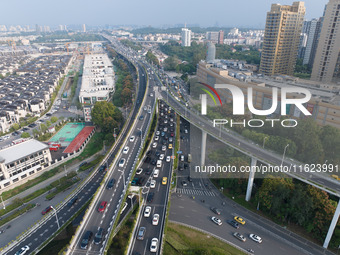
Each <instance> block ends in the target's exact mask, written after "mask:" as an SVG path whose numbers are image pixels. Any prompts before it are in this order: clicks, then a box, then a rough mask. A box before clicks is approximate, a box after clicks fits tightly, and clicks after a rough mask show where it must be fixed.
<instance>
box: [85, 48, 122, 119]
mask: <svg viewBox="0 0 340 255" xmlns="http://www.w3.org/2000/svg"><path fill="white" fill-rule="evenodd" d="M114 87H115V82H114V71H113V65H112V63H111V61H110V59H109V57H108V56H107V55H106V54H90V55H86V56H85V59H84V67H83V77H82V84H81V88H80V93H79V102H80V103H81V104H82V105H83V111H84V119H85V121H86V122H89V121H91V119H92V118H91V110H92V108H93V106H94V104H95V103H96V102H97V101H108V100H109V99H110V96H111V95H112V94H113V92H114Z"/></svg>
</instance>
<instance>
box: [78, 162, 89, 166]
mask: <svg viewBox="0 0 340 255" xmlns="http://www.w3.org/2000/svg"><path fill="white" fill-rule="evenodd" d="M86 164H87V162H86V161H84V162H83V163H81V164H80V165H79V167H82V166H85V165H86Z"/></svg>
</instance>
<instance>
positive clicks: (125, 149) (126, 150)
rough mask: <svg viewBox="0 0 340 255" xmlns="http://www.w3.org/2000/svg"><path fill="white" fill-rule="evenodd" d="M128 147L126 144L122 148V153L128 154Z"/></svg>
mask: <svg viewBox="0 0 340 255" xmlns="http://www.w3.org/2000/svg"><path fill="white" fill-rule="evenodd" d="M129 149H130V148H129V147H128V146H126V147H125V148H124V150H123V154H128V152H129Z"/></svg>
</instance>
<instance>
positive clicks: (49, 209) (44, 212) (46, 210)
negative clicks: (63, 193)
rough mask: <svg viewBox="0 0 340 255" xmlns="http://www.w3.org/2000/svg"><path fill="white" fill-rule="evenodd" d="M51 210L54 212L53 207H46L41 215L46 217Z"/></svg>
mask: <svg viewBox="0 0 340 255" xmlns="http://www.w3.org/2000/svg"><path fill="white" fill-rule="evenodd" d="M51 210H52V206H51V205H50V206H48V207H46V208H45V209H44V210H43V211H42V212H41V214H42V215H45V214H46V213H48V212H49V211H51Z"/></svg>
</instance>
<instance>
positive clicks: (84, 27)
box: [83, 24, 86, 33]
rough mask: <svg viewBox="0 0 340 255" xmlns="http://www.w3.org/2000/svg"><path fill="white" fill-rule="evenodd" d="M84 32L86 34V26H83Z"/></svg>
mask: <svg viewBox="0 0 340 255" xmlns="http://www.w3.org/2000/svg"><path fill="white" fill-rule="evenodd" d="M83 32H84V33H86V25H85V24H83Z"/></svg>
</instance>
